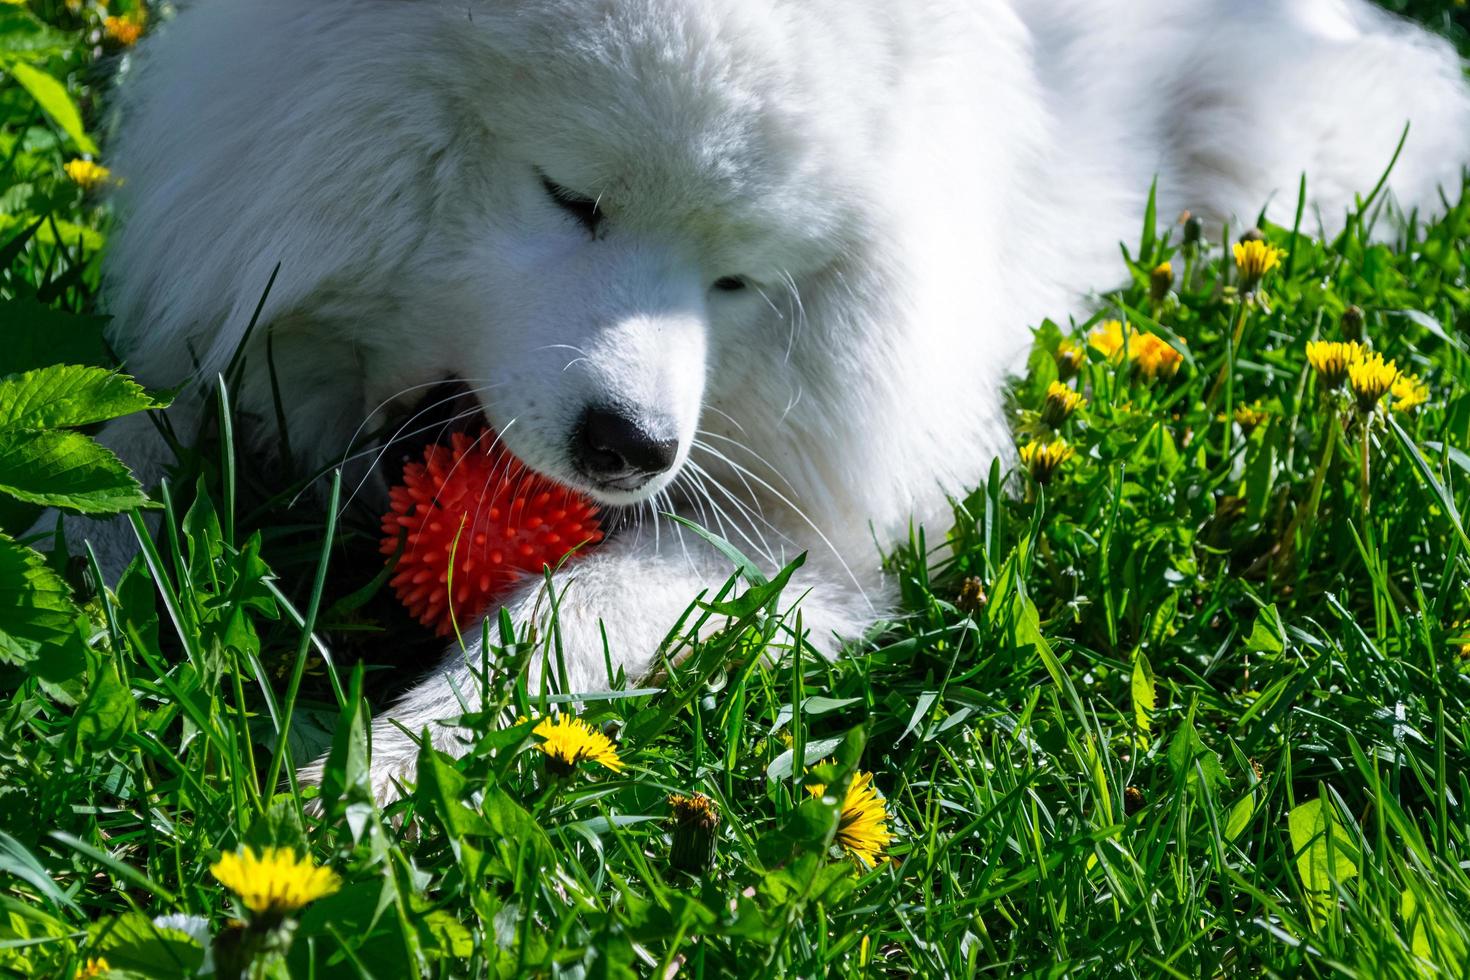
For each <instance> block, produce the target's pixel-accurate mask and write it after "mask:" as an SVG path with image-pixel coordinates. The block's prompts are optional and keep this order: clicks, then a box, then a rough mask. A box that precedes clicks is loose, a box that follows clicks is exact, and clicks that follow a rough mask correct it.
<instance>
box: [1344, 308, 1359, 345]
mask: <svg viewBox="0 0 1470 980" xmlns="http://www.w3.org/2000/svg"><path fill="white" fill-rule="evenodd" d="M1342 335H1343V336H1344V337H1346V338H1347V339H1348V340H1362V339H1363V311H1362V310H1361V309H1359V308H1358V307H1356V306H1349V307H1348V308H1347V309H1345V310H1343V311H1342Z"/></svg>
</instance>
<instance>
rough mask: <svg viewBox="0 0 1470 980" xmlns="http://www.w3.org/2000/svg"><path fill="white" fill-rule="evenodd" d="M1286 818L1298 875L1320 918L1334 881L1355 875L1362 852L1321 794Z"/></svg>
mask: <svg viewBox="0 0 1470 980" xmlns="http://www.w3.org/2000/svg"><path fill="white" fill-rule="evenodd" d="M1286 819H1287V826H1288V828H1289V829H1290V831H1291V849H1292V851H1293V852H1295V854H1296V871H1297V875H1298V876H1299V877H1300V878H1301V881H1302V887H1303V888H1305V889H1306V891H1307V896H1308V900H1309V901H1310V902H1311V908H1312V914H1313V917H1314V919H1317V920H1320V919H1321V918H1322V917H1323V915H1324V914H1325V911H1326V909H1327V908H1328V907H1329V904H1330V901H1331V894H1332V889H1333V885H1334V883H1337V884H1341V883H1343V882H1345V881H1347V880H1348V879H1350V878H1353V877H1355V876H1356V875H1357V873H1358V861H1359V860H1360V859H1361V856H1362V855H1361V854H1360V853H1359V850H1358V845H1357V844H1356V843H1355V842H1354V841H1353V839H1352V838H1351V837H1349V836H1348V834H1347V831H1346V830H1344V829H1343V828H1342V825H1341V824H1340V823H1339V822H1338V819H1337V815H1336V814H1335V813H1333V812H1332V811H1331V809H1329V808H1326V807H1324V806H1323V805H1322V800H1321V798H1320V797H1319V798H1317V799H1313V800H1308V801H1307V802H1305V803H1303V804H1301V805H1300V806H1298V807H1296V808H1295V809H1293V810H1292V811H1291V813H1289V814H1287V818H1286Z"/></svg>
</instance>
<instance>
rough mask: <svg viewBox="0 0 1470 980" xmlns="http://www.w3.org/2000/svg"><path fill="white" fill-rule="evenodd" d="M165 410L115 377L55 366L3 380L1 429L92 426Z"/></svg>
mask: <svg viewBox="0 0 1470 980" xmlns="http://www.w3.org/2000/svg"><path fill="white" fill-rule="evenodd" d="M161 407H163V406H162V404H161V403H160V402H157V401H155V400H154V399H153V397H152V396H151V395H149V394H148V392H146V391H144V390H143V388H142V386H141V385H139V384H138V383H137V382H136V381H134V380H132V379H131V378H128V377H126V376H124V375H121V374H118V373H117V372H115V371H109V370H107V369H106V368H100V367H85V366H82V365H77V364H54V365H51V366H50V367H44V368H38V369H36V370H34V371H26V372H25V373H24V374H19V375H16V376H14V377H9V378H5V379H3V380H0V429H56V428H64V427H68V426H81V425H92V424H93V423H96V422H106V421H108V420H109V419H115V418H118V417H120V416H123V415H131V414H133V413H134V412H142V411H146V410H148V409H150V408H161Z"/></svg>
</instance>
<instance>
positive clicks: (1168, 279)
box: [1148, 262, 1174, 303]
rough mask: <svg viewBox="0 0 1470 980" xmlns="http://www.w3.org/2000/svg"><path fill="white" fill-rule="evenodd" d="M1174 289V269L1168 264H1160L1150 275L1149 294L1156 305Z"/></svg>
mask: <svg viewBox="0 0 1470 980" xmlns="http://www.w3.org/2000/svg"><path fill="white" fill-rule="evenodd" d="M1173 288H1174V267H1173V266H1172V265H1170V264H1169V263H1168V262H1160V263H1159V264H1158V265H1156V266H1154V267H1153V269H1152V270H1151V271H1150V272H1149V274H1148V294H1149V296H1150V298H1152V299H1153V301H1154V302H1155V303H1159V302H1162V301H1163V299H1164V297H1165V296H1168V295H1169V290H1171V289H1173Z"/></svg>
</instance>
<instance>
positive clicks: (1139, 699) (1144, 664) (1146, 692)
mask: <svg viewBox="0 0 1470 980" xmlns="http://www.w3.org/2000/svg"><path fill="white" fill-rule="evenodd" d="M1156 705H1157V694H1156V691H1155V687H1154V669H1153V667H1152V666H1150V665H1149V662H1148V657H1146V656H1144V654H1143V651H1142V650H1139V651H1138V652H1137V653H1135V654H1134V655H1133V720H1134V722H1136V723H1137V725H1138V727H1139V729H1140V730H1142V731H1145V732H1146V731H1149V730H1150V729H1149V723H1150V720H1151V719H1152V718H1153V713H1154V708H1155V707H1156Z"/></svg>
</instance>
